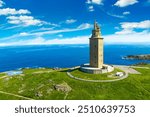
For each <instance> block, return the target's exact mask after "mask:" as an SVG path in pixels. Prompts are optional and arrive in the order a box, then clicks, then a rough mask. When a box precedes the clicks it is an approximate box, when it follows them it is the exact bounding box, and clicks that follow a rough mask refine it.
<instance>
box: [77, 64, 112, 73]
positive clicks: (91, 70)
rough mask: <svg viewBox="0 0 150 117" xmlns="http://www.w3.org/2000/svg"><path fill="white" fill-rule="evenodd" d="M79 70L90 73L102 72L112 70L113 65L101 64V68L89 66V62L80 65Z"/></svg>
mask: <svg viewBox="0 0 150 117" xmlns="http://www.w3.org/2000/svg"><path fill="white" fill-rule="evenodd" d="M80 70H81V71H83V72H86V73H90V74H103V73H108V72H112V71H114V67H113V66H111V65H103V67H102V68H94V67H90V65H89V64H84V65H81V67H80Z"/></svg>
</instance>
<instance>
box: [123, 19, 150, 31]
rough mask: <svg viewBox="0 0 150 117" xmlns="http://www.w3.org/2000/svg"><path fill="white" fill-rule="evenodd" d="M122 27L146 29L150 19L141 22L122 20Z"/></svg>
mask: <svg viewBox="0 0 150 117" xmlns="http://www.w3.org/2000/svg"><path fill="white" fill-rule="evenodd" d="M121 27H122V28H124V29H125V28H127V29H133V28H140V29H148V28H150V20H145V21H141V22H123V23H121Z"/></svg>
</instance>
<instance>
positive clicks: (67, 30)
mask: <svg viewBox="0 0 150 117" xmlns="http://www.w3.org/2000/svg"><path fill="white" fill-rule="evenodd" d="M91 27H92V25H91V24H88V23H83V24H81V25H79V26H78V27H76V28H71V29H61V30H52V29H49V30H45V31H42V30H41V29H39V30H37V32H29V33H26V32H23V35H22V33H20V34H15V35H12V36H9V37H4V38H1V39H0V40H2V41H5V40H11V39H18V38H20V37H27V36H43V35H52V34H58V33H66V32H68V33H69V32H75V31H81V30H86V29H89V28H91ZM24 34H25V35H24Z"/></svg>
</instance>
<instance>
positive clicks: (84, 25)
mask: <svg viewBox="0 0 150 117" xmlns="http://www.w3.org/2000/svg"><path fill="white" fill-rule="evenodd" d="M91 27H92V25H91V24H89V23H83V24H81V25H80V26H78V27H77V29H88V28H91Z"/></svg>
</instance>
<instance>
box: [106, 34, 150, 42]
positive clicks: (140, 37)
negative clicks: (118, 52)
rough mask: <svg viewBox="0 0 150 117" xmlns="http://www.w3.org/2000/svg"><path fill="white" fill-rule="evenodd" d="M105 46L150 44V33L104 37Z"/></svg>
mask: <svg viewBox="0 0 150 117" xmlns="http://www.w3.org/2000/svg"><path fill="white" fill-rule="evenodd" d="M104 42H105V44H126V43H127V44H134V43H143V44H150V33H135V34H126V35H108V36H104Z"/></svg>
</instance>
